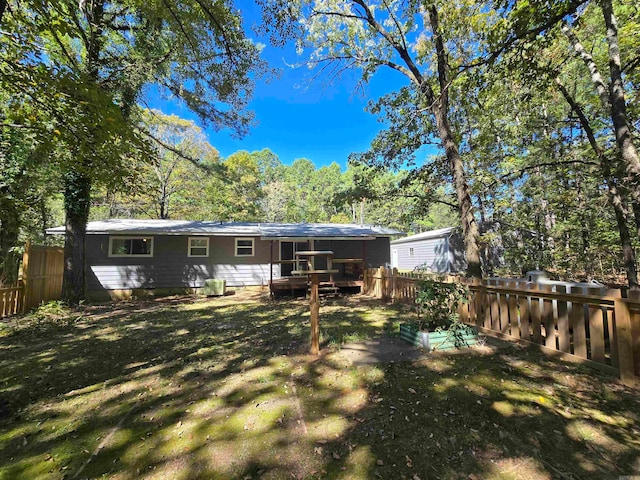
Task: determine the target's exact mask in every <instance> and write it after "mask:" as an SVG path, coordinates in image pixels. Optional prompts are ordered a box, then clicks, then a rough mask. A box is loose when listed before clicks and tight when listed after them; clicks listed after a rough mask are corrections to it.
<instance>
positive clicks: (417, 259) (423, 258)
mask: <svg viewBox="0 0 640 480" xmlns="http://www.w3.org/2000/svg"><path fill="white" fill-rule="evenodd" d="M411 249H413V255H412V254H411ZM394 250H395V251H396V252H397V253H396V254H395V255H396V257H395V258H397V262H396V263H397V265H394V266H396V267H397V268H398V270H413V269H415V268H416V267H420V268H429V269H430V270H431V271H432V272H437V273H457V272H461V271H463V270H464V269H465V268H466V262H465V258H464V242H463V240H462V237H461V236H460V235H459V234H457V233H453V234H451V233H450V232H445V233H444V234H442V235H440V236H435V237H432V238H416V239H407V240H404V239H400V240H396V241H394V242H392V243H391V252H392V253H391V257H392V258H394V253H393V251H394Z"/></svg>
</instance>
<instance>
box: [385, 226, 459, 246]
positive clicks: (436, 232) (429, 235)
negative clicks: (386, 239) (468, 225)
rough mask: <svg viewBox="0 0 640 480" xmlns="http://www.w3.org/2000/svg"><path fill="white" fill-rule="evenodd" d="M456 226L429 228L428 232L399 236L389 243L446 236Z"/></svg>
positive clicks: (395, 243)
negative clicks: (437, 228)
mask: <svg viewBox="0 0 640 480" xmlns="http://www.w3.org/2000/svg"><path fill="white" fill-rule="evenodd" d="M457 228H458V227H449V228H440V229H439V230H430V231H428V232H422V233H417V234H416V235H410V236H408V237H403V238H399V239H397V240H393V241H392V242H390V243H391V245H397V244H399V243H406V242H416V241H419V240H429V239H431V238H439V237H448V236H449V235H451V234H452V233H453V232H454V231H455V230H456V229H457Z"/></svg>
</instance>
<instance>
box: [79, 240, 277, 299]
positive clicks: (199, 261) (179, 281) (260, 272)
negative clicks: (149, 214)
mask: <svg viewBox="0 0 640 480" xmlns="http://www.w3.org/2000/svg"><path fill="white" fill-rule="evenodd" d="M235 238H236V237H219V236H218V237H214V236H211V237H209V256H208V257H189V256H188V255H187V252H188V236H179V235H176V236H173V235H171V236H168V235H155V236H154V240H153V242H154V246H153V257H148V258H147V257H132V258H127V257H109V255H108V249H109V235H88V236H87V289H88V290H105V289H106V290H117V289H133V288H183V287H191V288H198V287H202V286H203V285H204V280H205V279H207V278H220V279H224V280H226V282H227V285H229V286H236V287H238V286H248V285H266V284H268V283H269V278H270V272H269V260H270V244H271V242H270V241H267V240H260V238H259V237H254V238H255V241H254V256H251V257H236V256H235ZM242 238H247V237H242ZM274 252H275V248H274ZM274 255H276V258H277V253H274ZM273 275H274V278H279V276H280V268H279V266H278V265H274V266H273Z"/></svg>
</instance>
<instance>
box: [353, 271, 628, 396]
mask: <svg viewBox="0 0 640 480" xmlns="http://www.w3.org/2000/svg"><path fill="white" fill-rule="evenodd" d="M429 278H431V279H433V277H432V276H431V277H429ZM439 280H440V281H447V282H451V281H460V282H463V283H466V284H467V285H468V287H469V291H470V294H469V295H470V298H469V301H468V302H467V303H466V304H464V305H461V307H460V312H459V313H460V316H461V318H462V320H463V321H464V322H466V323H470V324H474V325H476V326H477V327H478V329H479V330H480V331H481V332H484V333H489V334H491V335H494V336H497V337H500V338H504V339H507V340H513V341H525V342H528V343H533V344H536V345H538V346H539V347H540V348H541V349H542V350H543V351H545V352H547V353H554V354H557V355H560V356H562V357H564V358H566V359H569V360H576V359H579V360H580V361H585V362H588V363H589V364H591V365H592V366H595V367H597V368H599V369H601V370H605V371H608V372H610V373H613V374H615V375H618V376H619V378H620V379H621V381H622V382H623V383H625V384H628V385H634V384H635V385H640V301H638V300H635V299H628V298H621V296H620V292H619V291H618V290H614V291H609V292H608V293H606V294H605V295H595V294H590V295H583V294H575V293H565V291H563V290H564V288H565V287H562V286H557V287H556V290H557V291H555V292H554V291H550V290H551V287H550V286H548V285H537V284H531V283H527V284H525V285H518V284H517V283H516V282H515V281H514V282H508V283H503V284H501V285H491V284H489V282H488V281H486V280H485V281H482V282H480V281H475V282H473V281H472V280H471V279H465V278H456V277H441V278H440V279H439ZM418 282H419V279H418V278H412V277H410V276H405V275H402V274H398V273H397V271H395V270H394V271H388V270H385V269H369V270H368V271H367V272H366V274H365V282H364V284H365V285H364V291H365V293H368V294H371V295H374V296H376V297H378V298H390V299H393V300H394V301H400V302H413V301H414V299H415V295H416V290H417V286H418ZM493 283H495V282H493Z"/></svg>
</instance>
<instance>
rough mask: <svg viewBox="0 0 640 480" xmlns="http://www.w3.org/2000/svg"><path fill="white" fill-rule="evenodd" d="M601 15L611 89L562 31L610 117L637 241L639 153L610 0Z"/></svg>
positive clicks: (639, 228)
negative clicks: (627, 105) (628, 105)
mask: <svg viewBox="0 0 640 480" xmlns="http://www.w3.org/2000/svg"><path fill="white" fill-rule="evenodd" d="M602 12H603V16H604V21H605V24H606V27H607V43H608V45H609V70H610V77H611V84H610V86H609V87H608V86H607V84H606V82H605V81H604V78H603V77H602V74H601V73H600V71H599V69H598V66H597V65H596V62H595V61H594V59H593V57H592V56H591V54H590V53H589V52H587V51H586V49H585V48H584V46H583V45H582V43H581V42H580V40H579V39H578V37H577V36H576V34H575V33H574V32H573V30H572V29H571V28H570V27H569V26H568V25H566V24H565V25H564V26H563V27H562V31H563V32H564V34H565V35H566V36H567V38H568V39H569V43H570V44H571V46H572V48H573V50H574V52H575V53H576V55H577V56H578V57H579V58H580V59H581V60H582V61H583V62H584V64H585V65H586V67H587V69H588V70H589V74H590V77H591V82H592V83H593V86H594V88H595V89H596V92H597V93H598V97H599V98H600V103H601V104H602V107H603V108H604V110H605V112H606V113H607V115H610V116H611V121H612V124H613V125H612V127H613V132H614V136H615V139H616V146H617V149H618V151H619V153H620V158H621V159H622V162H623V165H624V169H625V171H626V174H627V183H628V184H629V193H630V196H631V203H632V207H633V212H634V219H635V224H636V230H637V232H636V234H637V236H638V238H640V160H639V159H638V152H637V150H636V148H635V145H634V143H633V137H632V136H631V131H630V129H629V123H628V119H627V110H626V103H625V98H624V86H623V83H622V74H621V68H620V49H619V47H618V28H617V22H616V18H615V16H614V14H613V7H612V4H611V0H603V2H602ZM616 170H617V169H612V174H615V171H616ZM621 180H622V179H621Z"/></svg>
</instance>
